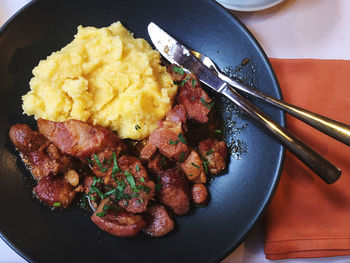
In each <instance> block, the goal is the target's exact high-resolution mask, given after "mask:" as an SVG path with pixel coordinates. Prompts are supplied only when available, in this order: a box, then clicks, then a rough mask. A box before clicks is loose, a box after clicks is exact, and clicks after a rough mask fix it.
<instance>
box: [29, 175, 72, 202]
mask: <svg viewBox="0 0 350 263" xmlns="http://www.w3.org/2000/svg"><path fill="white" fill-rule="evenodd" d="M33 193H34V194H35V195H36V196H37V197H38V198H39V199H40V200H41V201H42V202H43V203H45V204H46V205H48V206H51V207H55V208H57V207H63V208H68V207H69V205H70V204H71V202H72V201H73V199H74V197H75V195H76V192H75V191H74V187H72V186H71V184H70V183H68V182H67V181H66V180H65V179H64V178H63V177H62V176H45V177H44V178H42V179H41V180H40V181H39V183H38V185H37V186H36V187H35V188H34V190H33Z"/></svg>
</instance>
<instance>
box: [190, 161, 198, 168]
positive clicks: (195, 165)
mask: <svg viewBox="0 0 350 263" xmlns="http://www.w3.org/2000/svg"><path fill="white" fill-rule="evenodd" d="M191 164H192V165H193V166H194V167H196V168H198V169H200V167H199V166H198V165H197V164H195V163H193V162H192V163H191Z"/></svg>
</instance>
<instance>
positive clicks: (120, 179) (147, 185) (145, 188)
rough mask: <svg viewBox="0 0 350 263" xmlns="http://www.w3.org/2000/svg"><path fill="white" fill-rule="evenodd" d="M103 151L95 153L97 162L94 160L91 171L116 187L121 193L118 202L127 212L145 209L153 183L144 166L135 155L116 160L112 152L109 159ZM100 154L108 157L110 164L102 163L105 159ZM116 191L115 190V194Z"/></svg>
mask: <svg viewBox="0 0 350 263" xmlns="http://www.w3.org/2000/svg"><path fill="white" fill-rule="evenodd" d="M104 153H105V152H104ZM104 153H103V154H100V155H97V156H98V158H99V159H98V162H96V160H94V161H95V164H94V166H93V167H92V170H93V172H94V173H95V174H96V175H97V176H99V177H103V182H104V184H105V185H109V186H110V188H114V189H118V193H119V196H120V195H123V196H122V197H120V198H119V199H120V200H118V201H119V202H118V203H119V205H120V206H122V207H124V208H125V209H126V210H127V211H128V212H130V213H142V212H144V211H146V209H147V204H148V202H149V200H151V198H152V197H153V196H154V194H155V183H154V182H153V181H151V180H149V177H148V174H147V171H146V169H145V167H144V166H143V165H142V164H141V162H140V161H139V160H138V159H137V158H136V157H133V156H126V155H124V156H122V157H120V158H119V160H116V159H114V158H113V156H112V154H111V157H112V159H109V157H108V155H105V154H104ZM101 155H103V156H104V158H108V159H107V160H110V164H108V163H106V164H104V162H103V160H106V159H101V158H100V157H101ZM115 162H116V163H115ZM98 164H100V165H98ZM110 190H112V189H110ZM120 192H122V193H120ZM118 193H117V192H115V194H116V195H118Z"/></svg>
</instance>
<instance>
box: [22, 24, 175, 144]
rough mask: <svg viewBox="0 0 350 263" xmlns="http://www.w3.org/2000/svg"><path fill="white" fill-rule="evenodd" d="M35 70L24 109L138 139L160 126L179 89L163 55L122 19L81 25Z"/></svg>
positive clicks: (46, 117) (24, 102)
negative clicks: (105, 24)
mask: <svg viewBox="0 0 350 263" xmlns="http://www.w3.org/2000/svg"><path fill="white" fill-rule="evenodd" d="M33 74H34V77H33V78H32V79H31V81H30V89H31V90H30V91H29V92H28V93H27V94H26V95H24V96H23V105H22V107H23V110H24V113H26V114H28V115H34V117H35V118H36V119H38V118H42V119H46V120H51V121H57V122H62V121H67V120H70V119H75V120H81V121H84V122H87V123H90V124H94V125H96V124H98V125H101V126H103V127H107V128H108V129H111V130H113V131H116V132H117V133H118V136H119V137H120V138H130V139H134V140H141V139H144V138H146V137H148V136H149V134H150V133H151V132H152V131H153V130H155V129H156V128H157V126H158V121H160V120H162V119H163V118H164V116H165V114H166V113H167V112H168V111H169V110H170V109H171V106H172V102H173V99H174V96H175V95H176V92H177V86H176V85H174V84H173V81H172V79H171V77H170V75H169V74H168V73H167V71H166V69H165V67H164V66H161V65H160V54H159V53H158V52H157V51H155V50H153V49H152V48H151V46H150V45H149V44H148V43H147V42H146V41H145V40H144V39H140V38H138V39H135V38H134V37H133V34H132V33H130V32H129V31H128V30H127V29H125V28H124V27H123V25H122V24H121V23H120V22H116V23H114V24H112V25H111V26H109V27H104V28H100V29H98V28H94V27H82V26H79V27H78V33H77V34H76V35H75V37H74V40H73V41H72V42H71V43H70V44H68V45H67V46H65V47H64V48H62V49H61V50H60V51H57V52H54V53H52V54H51V55H50V56H48V57H47V58H46V59H45V60H42V61H40V63H39V64H38V65H37V66H36V67H35V68H34V70H33ZM135 127H137V129H135Z"/></svg>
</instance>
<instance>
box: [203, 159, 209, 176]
mask: <svg viewBox="0 0 350 263" xmlns="http://www.w3.org/2000/svg"><path fill="white" fill-rule="evenodd" d="M202 160H203V168H204V172H205V173H206V174H208V175H209V169H208V165H209V161H208V160H207V159H206V158H202Z"/></svg>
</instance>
